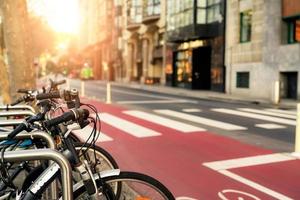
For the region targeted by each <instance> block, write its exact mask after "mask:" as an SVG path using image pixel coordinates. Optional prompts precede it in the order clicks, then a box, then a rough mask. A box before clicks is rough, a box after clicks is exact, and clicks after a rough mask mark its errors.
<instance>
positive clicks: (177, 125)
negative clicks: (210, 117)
mask: <svg viewBox="0 0 300 200" xmlns="http://www.w3.org/2000/svg"><path fill="white" fill-rule="evenodd" d="M123 113H125V114H127V115H130V116H133V117H136V118H140V119H143V120H146V121H150V122H153V123H156V124H159V125H162V126H166V127H168V128H171V129H175V130H178V131H181V132H184V133H189V132H196V131H206V130H205V129H204V128H200V127H196V126H192V125H189V124H185V123H182V122H179V121H175V120H171V119H167V118H165V117H161V116H158V115H154V114H150V113H146V112H142V111H138V110H128V111H123Z"/></svg>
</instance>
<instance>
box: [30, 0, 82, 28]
mask: <svg viewBox="0 0 300 200" xmlns="http://www.w3.org/2000/svg"><path fill="white" fill-rule="evenodd" d="M28 2H29V4H30V7H31V8H30V9H32V11H33V12H35V13H36V14H37V15H39V16H41V17H44V18H45V20H46V21H47V23H48V24H49V25H50V26H51V27H52V28H53V29H54V30H55V31H56V32H58V33H68V34H77V33H78V31H79V25H80V14H79V5H78V0H28Z"/></svg>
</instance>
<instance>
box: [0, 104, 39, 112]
mask: <svg viewBox="0 0 300 200" xmlns="http://www.w3.org/2000/svg"><path fill="white" fill-rule="evenodd" d="M0 110H1V111H2V110H3V111H9V110H30V111H31V112H33V113H34V112H35V110H34V108H33V107H31V106H29V105H15V106H11V105H4V106H0Z"/></svg>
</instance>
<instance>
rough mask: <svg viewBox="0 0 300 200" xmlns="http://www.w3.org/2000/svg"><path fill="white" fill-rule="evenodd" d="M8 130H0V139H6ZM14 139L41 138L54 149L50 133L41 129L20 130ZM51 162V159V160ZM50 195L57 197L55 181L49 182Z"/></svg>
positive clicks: (53, 197)
mask: <svg viewBox="0 0 300 200" xmlns="http://www.w3.org/2000/svg"><path fill="white" fill-rule="evenodd" d="M9 133H10V132H2V133H0V141H1V140H6V139H7V136H8V134H9ZM15 138H16V139H42V140H43V141H45V142H46V144H47V147H48V148H49V149H53V150H54V149H56V144H55V142H54V140H53V138H52V137H51V135H50V134H48V133H46V132H43V131H33V132H30V133H27V132H25V131H24V132H22V133H20V134H18V135H16V136H15ZM51 162H52V161H51ZM50 188H51V197H52V199H57V197H58V195H57V194H58V193H57V187H56V183H55V182H53V183H51V187H50Z"/></svg>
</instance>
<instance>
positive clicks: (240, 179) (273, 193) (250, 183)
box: [218, 170, 293, 200]
mask: <svg viewBox="0 0 300 200" xmlns="http://www.w3.org/2000/svg"><path fill="white" fill-rule="evenodd" d="M218 172H219V173H221V174H223V175H225V176H228V177H230V178H232V179H234V180H236V181H238V182H241V183H243V184H245V185H248V186H249V187H252V188H254V189H256V190H258V191H260V192H263V193H265V194H268V195H270V196H272V197H274V198H275V199H280V200H293V199H292V198H290V197H287V196H285V195H283V194H281V193H279V192H276V191H274V190H271V189H269V188H267V187H265V186H263V185H260V184H258V183H256V182H254V181H251V180H249V179H246V178H244V177H242V176H239V175H237V174H235V173H232V172H230V171H227V170H220V171H218Z"/></svg>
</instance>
